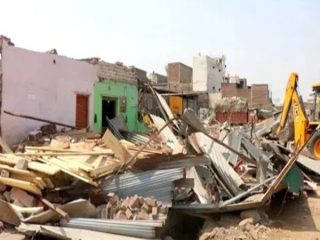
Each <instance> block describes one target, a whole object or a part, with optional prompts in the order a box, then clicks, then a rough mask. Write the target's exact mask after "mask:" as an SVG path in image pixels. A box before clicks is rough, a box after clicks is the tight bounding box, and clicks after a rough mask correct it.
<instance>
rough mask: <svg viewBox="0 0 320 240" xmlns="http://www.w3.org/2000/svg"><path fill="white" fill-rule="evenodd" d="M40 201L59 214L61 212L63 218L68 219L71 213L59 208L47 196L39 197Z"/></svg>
mask: <svg viewBox="0 0 320 240" xmlns="http://www.w3.org/2000/svg"><path fill="white" fill-rule="evenodd" d="M39 199H40V201H41V202H42V203H43V204H44V205H46V206H47V207H48V208H50V209H51V210H53V211H54V212H56V213H57V214H59V215H60V216H61V217H62V218H64V219H68V218H69V215H68V213H66V212H65V211H63V210H62V209H61V208H58V207H56V206H54V205H53V204H52V203H51V202H49V201H48V200H47V199H45V198H39Z"/></svg>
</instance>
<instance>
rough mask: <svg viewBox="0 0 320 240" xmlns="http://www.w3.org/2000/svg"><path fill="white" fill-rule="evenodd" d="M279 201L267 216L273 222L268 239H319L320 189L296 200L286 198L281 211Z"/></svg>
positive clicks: (273, 205)
mask: <svg viewBox="0 0 320 240" xmlns="http://www.w3.org/2000/svg"><path fill="white" fill-rule="evenodd" d="M279 198H280V199H281V197H279ZM280 199H276V201H274V203H273V204H272V211H271V212H270V214H269V216H270V218H271V219H272V220H273V221H274V223H273V224H272V225H271V231H270V235H269V238H270V239H282V240H286V239H304V240H311V239H312V240H316V239H320V187H318V189H317V192H316V193H311V192H309V193H308V194H307V195H306V194H302V195H301V196H300V197H299V198H298V199H290V198H287V200H286V202H285V203H284V205H283V208H282V211H280V209H281V205H282V202H283V200H282V199H283V198H282V199H281V200H280ZM279 211H280V214H279Z"/></svg>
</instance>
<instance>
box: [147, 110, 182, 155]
mask: <svg viewBox="0 0 320 240" xmlns="http://www.w3.org/2000/svg"><path fill="white" fill-rule="evenodd" d="M150 118H151V120H152V121H153V123H154V125H155V126H156V128H157V130H158V131H159V130H160V129H161V128H162V127H163V126H165V124H166V122H165V121H164V120H163V119H162V118H160V117H158V116H155V115H152V114H150ZM159 136H160V137H161V139H162V142H163V143H165V144H167V145H168V146H169V147H170V148H171V149H172V154H178V153H181V152H182V150H183V146H182V145H181V144H180V142H179V141H178V139H177V137H176V136H175V135H174V134H173V132H172V131H171V129H170V128H169V127H165V128H164V129H163V130H162V131H161V132H160V133H159Z"/></svg>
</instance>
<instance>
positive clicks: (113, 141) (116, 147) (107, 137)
mask: <svg viewBox="0 0 320 240" xmlns="http://www.w3.org/2000/svg"><path fill="white" fill-rule="evenodd" d="M102 141H103V143H104V144H105V145H106V146H107V147H108V148H110V149H111V150H112V151H113V152H114V154H115V156H116V157H117V158H119V159H120V160H121V161H123V162H127V161H128V160H129V159H130V158H131V154H130V152H129V151H128V149H127V148H125V147H124V146H123V145H122V144H121V143H120V142H119V141H118V139H117V138H116V137H115V136H114V135H113V134H112V132H111V131H110V130H109V129H107V131H106V132H105V134H104V135H103V137H102Z"/></svg>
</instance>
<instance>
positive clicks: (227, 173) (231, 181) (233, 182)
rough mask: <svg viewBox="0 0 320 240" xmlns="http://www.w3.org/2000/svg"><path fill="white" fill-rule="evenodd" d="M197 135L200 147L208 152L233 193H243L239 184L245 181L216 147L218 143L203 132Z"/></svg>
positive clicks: (218, 172)
mask: <svg viewBox="0 0 320 240" xmlns="http://www.w3.org/2000/svg"><path fill="white" fill-rule="evenodd" d="M195 137H196V140H197V142H198V145H199V147H200V148H201V150H202V151H203V152H204V153H206V154H208V156H209V157H210V159H211V161H212V163H213V166H214V168H215V170H216V171H217V174H218V175H219V176H220V177H221V178H222V180H223V182H224V184H225V185H226V186H227V187H228V189H229V190H230V191H231V192H232V194H233V195H234V196H235V195H237V194H239V193H241V192H242V190H241V189H240V188H239V186H241V185H242V184H243V181H242V179H241V178H240V176H239V175H238V173H237V172H236V171H235V170H234V169H233V168H232V167H231V166H230V165H229V164H228V162H227V160H226V159H225V158H224V156H223V155H222V154H221V152H220V151H219V150H217V149H216V148H217V147H218V146H217V144H215V143H214V142H213V141H212V140H211V139H210V138H209V137H207V136H205V135H204V134H203V133H196V134H195ZM218 148H219V147H218Z"/></svg>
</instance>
